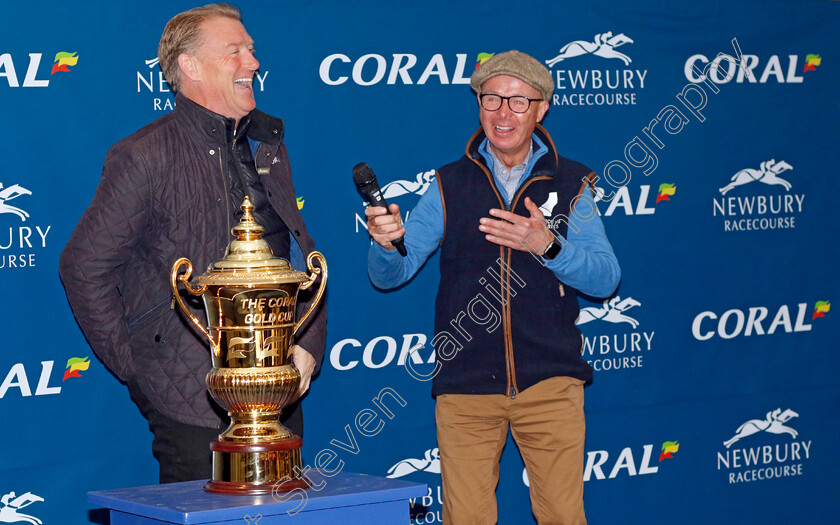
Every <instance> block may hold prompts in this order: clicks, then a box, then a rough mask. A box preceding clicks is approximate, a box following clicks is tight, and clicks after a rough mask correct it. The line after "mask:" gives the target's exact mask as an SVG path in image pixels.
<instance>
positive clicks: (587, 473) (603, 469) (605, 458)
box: [522, 441, 679, 486]
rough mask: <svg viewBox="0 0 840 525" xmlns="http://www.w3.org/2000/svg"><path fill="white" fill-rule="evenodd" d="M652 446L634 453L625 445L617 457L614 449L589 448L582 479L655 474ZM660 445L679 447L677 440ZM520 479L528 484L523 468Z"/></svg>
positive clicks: (654, 455) (649, 445)
mask: <svg viewBox="0 0 840 525" xmlns="http://www.w3.org/2000/svg"><path fill="white" fill-rule="evenodd" d="M654 446H655V445H653V444H652V443H651V444H647V445H643V446H642V448H641V451H639V450H638V448H637V449H636V450H635V453H634V449H633V447H625V448H623V449H622V450H621V452H619V453H618V456H617V457H616V455H615V451H613V454H610V451H609V450H589V451H587V452H586V464H585V466H584V469H583V481H584V482H588V481H591V480H604V479H615V478H617V477H619V476H621V477H625V476H626V477H635V476H644V475H647V474H656V473H657V472H659V465H656V464H655V463H654V464H651V462H652V461H654V458H655V457H656V452H654ZM662 447H663V448H668V449H669V450H672V454H673V452H676V448H679V442H678V441H666V442H665V443H663V445H662ZM674 447H676V448H674ZM669 457H672V456H669ZM660 458H661V456H660ZM662 459H664V458H662ZM660 461H661V459H660ZM593 478H594V479H593ZM522 481H523V482H524V483H525V485H526V486H530V479H529V478H528V471H527V470H523V472H522Z"/></svg>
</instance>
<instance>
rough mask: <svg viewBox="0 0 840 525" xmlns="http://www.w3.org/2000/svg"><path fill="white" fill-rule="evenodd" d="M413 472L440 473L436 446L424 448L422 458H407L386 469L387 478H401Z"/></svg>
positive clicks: (438, 452)
mask: <svg viewBox="0 0 840 525" xmlns="http://www.w3.org/2000/svg"><path fill="white" fill-rule="evenodd" d="M415 472H431V473H432V474H440V450H438V448H437V447H435V448H430V449H428V450H426V453H425V456H424V457H423V458H422V459H414V458H408V459H403V460H401V461H398V462H397V463H396V464H395V465H394V466H393V467H391V468H389V469H388V476H387V477H389V478H401V477H403V476H407V475H409V474H413V473H415Z"/></svg>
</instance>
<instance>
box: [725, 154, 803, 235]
mask: <svg viewBox="0 0 840 525" xmlns="http://www.w3.org/2000/svg"><path fill="white" fill-rule="evenodd" d="M792 169H793V166H792V165H790V164H789V163H788V162H785V161H784V160H779V161H776V159H770V160H766V161H764V162H762V163H761V164H760V165H759V166H758V169H754V168H743V169H740V170H738V171H736V172H735V174H734V175H732V176H731V177H730V178H729V184H726V185H725V186H722V187H720V188H719V189H718V191H719V192H720V194H721V195H722V197H720V198H715V199H714V204H713V216H715V217H716V216H718V215H720V216H722V217H726V219H725V220H724V223H723V229H724V231H744V230H774V229H792V228H795V227H796V215H797V214H801V213H802V210H803V204H804V202H805V194H802V193H800V194H792V193H790V190H791V188H792V187H793V185H792V184H791V183H790V182H789V181H788V180H787V178H786V177H781V176H780V175H781V174H782V173H785V172H787V171H790V170H792ZM754 182H760V183H761V184H752V183H754ZM746 185H750V187H756V188H761V190H764V189H765V186H781V187H782V188H783V189H784V191H785V192H786V193H787V194H782V193H781V192H779V191H774V190H770V189H769V190H768V191H769V193H767V194H763V195H762V194H759V195H749V194H747V195H743V191H744V190H741V189H740V188H741V187H742V186H746ZM736 189H738V191H736V192H735V193H741V194H742V195H741V196H738V197H731V196H729V197H727V196H726V194H727V193H729V192H731V191H733V190H736ZM757 191H760V190H757ZM747 193H749V192H747Z"/></svg>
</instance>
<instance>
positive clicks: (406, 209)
mask: <svg viewBox="0 0 840 525" xmlns="http://www.w3.org/2000/svg"><path fill="white" fill-rule="evenodd" d="M435 176H436V172H435V170H428V171H421V172H420V173H418V174H417V175H415V176H414V179H413V180H411V179H405V180H399V179H398V180H395V181H393V182H389V183H388V184H386V185H385V186H383V187H382V197H383V198H384V199H385V200H386V201H387V202H388V204H389V205H390V204H391V199H394V198H397V197H405V196H411V195H413V196H415V197H421V196H423V194H425V193H426V191H428V189H429V187H430V186H431V185H432V184H434V183H435ZM399 204H400V211H401V212H402V214H403V217H402V219H403V223H405V221H407V220H408V215H409V213H410V212H411V208H412V207H413V206H407V205H406V203H399ZM409 204H412V205H414V204H417V200H416V199H415V200H414V201H411V202H410V203H409ZM363 205H364V207H365V208H367V206H368V204H367V202H363ZM355 220H356V223H355V224H356V233H359V232H364V233H367V220H366V218H365V215H364V213H361V214H359V213H356V214H355ZM371 242H373V240H371Z"/></svg>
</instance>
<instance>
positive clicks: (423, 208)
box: [368, 181, 443, 290]
mask: <svg viewBox="0 0 840 525" xmlns="http://www.w3.org/2000/svg"><path fill="white" fill-rule="evenodd" d="M442 238H443V204H442V203H441V200H440V187H439V186H438V185H437V181H435V182H434V183H432V184H430V185H429V189H428V190H426V193H424V194H423V195H422V196H421V197H420V201H418V202H417V206H415V207H414V209H413V210H411V212H410V213H409V214H408V219H406V221H405V240H404V242H405V251H406V256H405V257H403V256H401V255H400V254H399V253H397V250H386V249H385V248H383V247H381V246H379V244H377V243H375V242H372V243H371V246H370V251H368V275H369V276H370V281H371V282H372V283H373V285H374V286H376V287H377V288H382V289H385V290H388V289H391V288H396V287H397V286H399V285H401V284H403V283H405V282H407V281H408V280H409V279H411V278H412V277H413V276H414V274H415V273H417V270H419V269H420V267H421V266H423V263H425V262H426V259H428V258H429V256H430V255H431V254H432V253H433V252H434V251H435V250H436V249H437V247H438V246H439V245H440V241H441V239H442Z"/></svg>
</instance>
